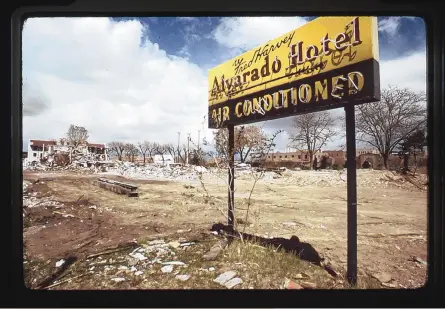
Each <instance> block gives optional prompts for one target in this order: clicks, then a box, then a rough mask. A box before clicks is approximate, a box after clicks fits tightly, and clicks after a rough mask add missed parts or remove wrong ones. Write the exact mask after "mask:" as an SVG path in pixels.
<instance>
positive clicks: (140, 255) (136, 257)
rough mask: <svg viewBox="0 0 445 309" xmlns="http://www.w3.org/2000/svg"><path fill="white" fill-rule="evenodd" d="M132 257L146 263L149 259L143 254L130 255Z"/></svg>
mask: <svg viewBox="0 0 445 309" xmlns="http://www.w3.org/2000/svg"><path fill="white" fill-rule="evenodd" d="M130 256H131V257H133V258H135V259H138V260H139V261H145V260H146V259H147V257H146V256H145V255H143V254H142V253H139V252H137V253H130Z"/></svg>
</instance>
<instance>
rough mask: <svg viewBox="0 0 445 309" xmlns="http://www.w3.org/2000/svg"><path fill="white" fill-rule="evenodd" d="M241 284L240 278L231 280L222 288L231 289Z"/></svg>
mask: <svg viewBox="0 0 445 309" xmlns="http://www.w3.org/2000/svg"><path fill="white" fill-rule="evenodd" d="M241 283H243V280H242V279H241V278H238V277H237V278H232V279H230V280H229V281H227V282H226V283H224V286H225V287H226V288H228V289H231V288H233V287H234V286H236V285H238V284H241Z"/></svg>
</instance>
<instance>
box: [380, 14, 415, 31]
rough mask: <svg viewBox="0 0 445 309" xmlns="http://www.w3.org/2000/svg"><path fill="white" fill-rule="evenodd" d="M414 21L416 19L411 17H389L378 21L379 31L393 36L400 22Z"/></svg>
mask: <svg viewBox="0 0 445 309" xmlns="http://www.w3.org/2000/svg"><path fill="white" fill-rule="evenodd" d="M403 19H405V20H415V19H416V17H412V16H391V17H388V18H385V19H382V20H380V21H379V31H380V32H384V33H386V34H388V35H389V36H394V35H396V34H397V30H399V27H400V24H401V22H402V20H403Z"/></svg>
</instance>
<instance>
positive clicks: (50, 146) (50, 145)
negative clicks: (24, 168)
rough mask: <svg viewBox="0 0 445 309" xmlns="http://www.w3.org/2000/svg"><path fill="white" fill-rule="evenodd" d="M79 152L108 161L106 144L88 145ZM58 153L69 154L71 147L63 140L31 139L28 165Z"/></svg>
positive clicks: (27, 159) (80, 147)
mask: <svg viewBox="0 0 445 309" xmlns="http://www.w3.org/2000/svg"><path fill="white" fill-rule="evenodd" d="M79 150H80V151H82V152H83V153H84V154H85V155H87V154H97V155H101V159H102V160H103V161H106V160H108V153H107V150H106V148H105V145H104V144H91V143H88V144H86V145H84V146H79ZM56 151H62V152H68V151H69V146H68V144H67V142H66V141H65V140H63V139H61V140H59V141H55V140H34V139H31V140H29V142H28V151H27V158H26V161H27V163H31V162H38V161H40V160H41V159H43V158H45V157H47V156H48V155H51V154H53V153H54V152H56Z"/></svg>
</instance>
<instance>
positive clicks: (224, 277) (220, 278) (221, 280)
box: [213, 270, 236, 284]
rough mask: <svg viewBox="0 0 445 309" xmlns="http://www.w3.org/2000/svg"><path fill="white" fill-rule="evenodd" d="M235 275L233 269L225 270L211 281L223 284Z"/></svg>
mask: <svg viewBox="0 0 445 309" xmlns="http://www.w3.org/2000/svg"><path fill="white" fill-rule="evenodd" d="M235 276H236V272H235V271H233V270H230V271H226V272H225V273H222V274H220V275H219V276H218V277H216V279H215V280H213V282H216V283H218V284H224V283H226V282H227V281H229V280H230V279H232V278H233V277H235Z"/></svg>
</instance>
